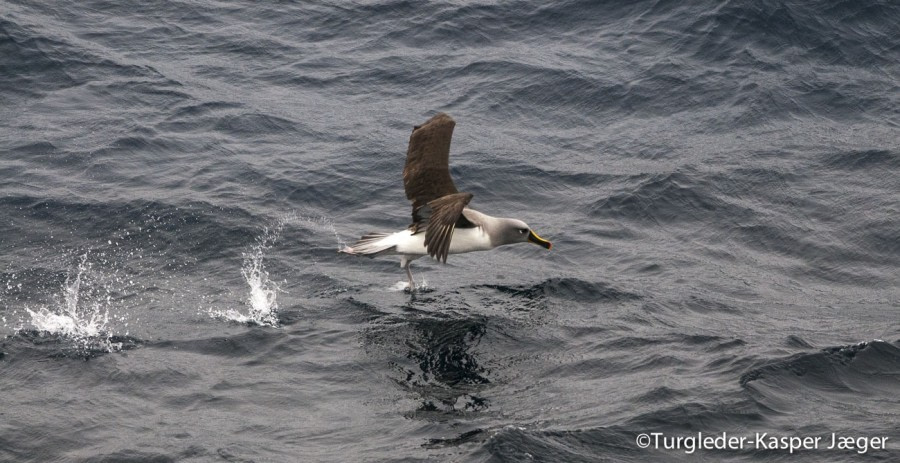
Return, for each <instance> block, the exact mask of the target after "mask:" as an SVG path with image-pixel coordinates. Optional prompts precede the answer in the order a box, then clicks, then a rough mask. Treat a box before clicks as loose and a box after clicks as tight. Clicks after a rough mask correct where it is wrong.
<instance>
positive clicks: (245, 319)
mask: <svg viewBox="0 0 900 463" xmlns="http://www.w3.org/2000/svg"><path fill="white" fill-rule="evenodd" d="M284 223H285V222H284V221H280V222H279V223H278V224H277V225H276V226H275V228H274V229H272V230H269V229H265V230H264V231H263V234H262V236H260V237H259V238H257V239H256V245H254V246H253V251H252V252H251V253H249V254H248V253H244V264H243V266H242V267H241V275H243V276H244V281H246V282H247V284H248V285H249V286H250V294H249V295H248V297H247V306H248V308H249V311H248V312H247V313H246V314H245V313H242V312H240V311H238V310H235V309H227V310H209V315H210V316H212V317H214V318H224V319H226V320H231V321H235V322H238V323H252V324H256V325H262V326H278V301H277V298H278V292H279V291H280V289H279V288H278V285H277V284H276V283H275V282H273V281H272V280H270V279H269V272H267V271H266V268H265V265H264V259H265V255H266V251H267V250H269V249H270V248H271V247H272V246H273V245H274V244H275V242H276V241H277V240H278V237H279V235H280V234H281V230H282V228H284Z"/></svg>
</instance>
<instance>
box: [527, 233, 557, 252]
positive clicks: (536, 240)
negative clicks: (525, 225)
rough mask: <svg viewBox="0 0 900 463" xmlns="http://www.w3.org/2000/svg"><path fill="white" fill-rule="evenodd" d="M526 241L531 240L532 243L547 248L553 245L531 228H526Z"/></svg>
mask: <svg viewBox="0 0 900 463" xmlns="http://www.w3.org/2000/svg"><path fill="white" fill-rule="evenodd" d="M528 241H531V242H532V243H534V244H536V245H538V246H542V247H545V248H547V249H550V248H552V247H553V244H552V243H550V242H549V241H547V240H545V239H543V238H541V237H540V236H538V235H537V233H535V232H534V231H533V230H528Z"/></svg>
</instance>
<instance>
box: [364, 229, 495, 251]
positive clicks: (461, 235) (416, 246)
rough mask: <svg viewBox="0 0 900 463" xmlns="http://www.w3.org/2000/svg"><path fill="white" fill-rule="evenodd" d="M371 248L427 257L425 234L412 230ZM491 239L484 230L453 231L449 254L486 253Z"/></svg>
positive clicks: (388, 237)
mask: <svg viewBox="0 0 900 463" xmlns="http://www.w3.org/2000/svg"><path fill="white" fill-rule="evenodd" d="M372 245H373V246H376V247H381V246H385V245H387V246H391V247H393V249H392V250H389V251H388V252H386V253H385V254H402V255H405V256H409V257H411V258H416V257H420V256H424V255H427V254H428V252H427V251H426V250H425V232H419V233H417V234H415V235H413V234H412V230H409V229H407V230H402V231H398V232H396V233H392V234H390V235H388V236H386V237H384V239H382V240H381V241H379V242H377V243H372ZM493 248H494V246H492V245H491V239H490V237H489V236H488V234H487V233H485V232H484V229H483V228H481V227H475V228H457V229H455V230H453V237H452V238H451V239H450V254H462V253H464V252H472V251H487V250H488V249H493Z"/></svg>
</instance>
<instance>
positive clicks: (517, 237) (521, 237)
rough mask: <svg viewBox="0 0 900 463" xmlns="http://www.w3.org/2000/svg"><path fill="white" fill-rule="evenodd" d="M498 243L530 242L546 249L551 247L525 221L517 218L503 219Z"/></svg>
mask: <svg viewBox="0 0 900 463" xmlns="http://www.w3.org/2000/svg"><path fill="white" fill-rule="evenodd" d="M500 241H501V242H500V243H499V244H513V243H525V242H530V243H534V244H536V245H538V246H541V247H543V248H546V249H550V248H552V247H553V244H552V243H550V242H549V241H547V240H545V239H543V238H541V237H540V236H538V234H537V233H535V232H534V230H532V229H531V227H529V226H528V224H527V223H525V222H522V221H521V220H517V219H505V220H504V221H503V224H502V228H501V233H500Z"/></svg>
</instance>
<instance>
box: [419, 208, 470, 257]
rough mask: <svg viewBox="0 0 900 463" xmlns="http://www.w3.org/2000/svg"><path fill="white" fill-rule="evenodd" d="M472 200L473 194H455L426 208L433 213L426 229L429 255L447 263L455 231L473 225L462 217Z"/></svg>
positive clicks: (426, 243) (426, 249)
mask: <svg viewBox="0 0 900 463" xmlns="http://www.w3.org/2000/svg"><path fill="white" fill-rule="evenodd" d="M471 200H472V194H471V193H454V194H451V195H446V196H443V197H440V198H438V199H435V200H434V201H431V202H429V203H428V204H427V205H426V206H425V208H426V209H429V210H430V212H431V214H430V216H429V217H428V226H427V227H426V228H425V251H426V252H427V253H428V255H430V256H431V257H434V258H435V259H437V260H439V261H443V262H444V263H446V262H447V254H449V252H450V238H452V237H453V230H454V229H456V226H457V225H461V226H466V225H468V226H471V225H472V224H471V222H469V221H468V220H467V219H466V218H465V217H464V216H463V215H462V211H463V209H464V208H465V207H466V205H467V204H469V201H471Z"/></svg>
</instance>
